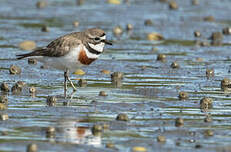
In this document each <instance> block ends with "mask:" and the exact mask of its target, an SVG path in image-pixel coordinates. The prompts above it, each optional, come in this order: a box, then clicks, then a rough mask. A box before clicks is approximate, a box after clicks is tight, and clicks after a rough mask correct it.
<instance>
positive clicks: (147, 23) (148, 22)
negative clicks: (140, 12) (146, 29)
mask: <svg viewBox="0 0 231 152" xmlns="http://www.w3.org/2000/svg"><path fill="white" fill-rule="evenodd" d="M144 25H146V26H152V25H153V22H152V20H150V19H147V20H145V21H144Z"/></svg>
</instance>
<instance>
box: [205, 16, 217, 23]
mask: <svg viewBox="0 0 231 152" xmlns="http://www.w3.org/2000/svg"><path fill="white" fill-rule="evenodd" d="M204 21H207V22H214V21H215V18H214V17H213V16H206V17H204Z"/></svg>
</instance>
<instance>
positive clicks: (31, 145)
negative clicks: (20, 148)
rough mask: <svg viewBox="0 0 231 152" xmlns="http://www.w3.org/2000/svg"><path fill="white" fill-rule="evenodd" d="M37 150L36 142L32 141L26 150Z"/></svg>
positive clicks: (34, 151) (28, 151)
mask: <svg viewBox="0 0 231 152" xmlns="http://www.w3.org/2000/svg"><path fill="white" fill-rule="evenodd" d="M37 151H38V146H37V144H34V143H32V144H29V145H28V146H27V150H26V152H37Z"/></svg>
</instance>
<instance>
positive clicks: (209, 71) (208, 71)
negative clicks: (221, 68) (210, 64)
mask: <svg viewBox="0 0 231 152" xmlns="http://www.w3.org/2000/svg"><path fill="white" fill-rule="evenodd" d="M206 77H208V78H209V77H214V69H206Z"/></svg>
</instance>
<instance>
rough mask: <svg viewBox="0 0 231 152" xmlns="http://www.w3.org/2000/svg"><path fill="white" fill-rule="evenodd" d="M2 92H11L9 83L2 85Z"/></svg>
mask: <svg viewBox="0 0 231 152" xmlns="http://www.w3.org/2000/svg"><path fill="white" fill-rule="evenodd" d="M0 88H1V91H4V92H9V91H10V87H9V86H8V84H7V83H4V82H3V83H2V84H1V87H0Z"/></svg>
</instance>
